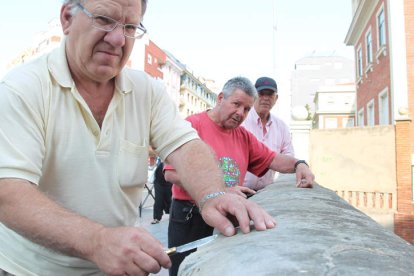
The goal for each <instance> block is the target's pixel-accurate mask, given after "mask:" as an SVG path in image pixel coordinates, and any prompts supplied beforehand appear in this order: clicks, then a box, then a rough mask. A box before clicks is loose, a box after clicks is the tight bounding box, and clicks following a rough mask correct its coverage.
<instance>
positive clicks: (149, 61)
mask: <svg viewBox="0 0 414 276" xmlns="http://www.w3.org/2000/svg"><path fill="white" fill-rule="evenodd" d="M147 62H148V64H152V56H151V55H150V54H148V57H147Z"/></svg>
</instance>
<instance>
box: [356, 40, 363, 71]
mask: <svg viewBox="0 0 414 276" xmlns="http://www.w3.org/2000/svg"><path fill="white" fill-rule="evenodd" d="M357 66H358V78H362V74H363V73H362V68H363V67H362V49H361V46H360V47H359V48H358V50H357Z"/></svg>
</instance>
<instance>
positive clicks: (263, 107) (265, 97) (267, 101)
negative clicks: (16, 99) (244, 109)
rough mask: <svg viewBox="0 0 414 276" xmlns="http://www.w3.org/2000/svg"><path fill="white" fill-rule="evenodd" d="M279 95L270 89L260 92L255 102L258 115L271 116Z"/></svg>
mask: <svg viewBox="0 0 414 276" xmlns="http://www.w3.org/2000/svg"><path fill="white" fill-rule="evenodd" d="M277 98H278V96H277V93H276V92H274V91H273V90H270V89H264V90H261V91H260V92H259V91H258V97H257V99H256V101H255V102H254V108H255V109H256V112H257V113H258V114H269V113H270V110H271V109H272V107H273V106H274V105H275V103H276V101H277Z"/></svg>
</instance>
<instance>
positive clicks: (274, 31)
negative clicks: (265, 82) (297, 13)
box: [272, 0, 277, 77]
mask: <svg viewBox="0 0 414 276" xmlns="http://www.w3.org/2000/svg"><path fill="white" fill-rule="evenodd" d="M272 4H273V9H272V11H273V26H272V38H273V47H272V52H273V76H274V77H275V76H276V71H277V70H276V52H277V51H276V31H277V24H276V0H272Z"/></svg>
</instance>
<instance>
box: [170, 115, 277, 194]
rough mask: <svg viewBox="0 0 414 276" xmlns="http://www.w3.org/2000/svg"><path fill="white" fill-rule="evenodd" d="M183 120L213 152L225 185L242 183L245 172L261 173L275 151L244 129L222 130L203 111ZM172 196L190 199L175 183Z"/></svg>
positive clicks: (265, 169)
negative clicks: (187, 122)
mask: <svg viewBox="0 0 414 276" xmlns="http://www.w3.org/2000/svg"><path fill="white" fill-rule="evenodd" d="M186 120H187V121H189V122H190V123H191V125H192V126H193V128H194V129H195V130H197V132H198V135H199V136H200V138H201V139H202V140H203V141H204V142H205V143H207V144H208V145H210V147H211V148H212V149H213V150H214V152H215V153H216V159H217V160H218V161H219V165H220V167H221V169H222V171H223V174H224V183H225V184H226V186H227V187H234V186H236V185H239V186H241V185H243V181H244V176H245V174H246V171H249V172H251V173H253V174H255V175H257V176H262V175H264V174H265V173H266V172H267V170H268V168H269V166H270V163H271V162H272V160H273V158H274V157H275V156H276V153H275V152H273V151H271V150H270V149H269V148H268V147H267V146H266V145H265V144H263V143H261V142H260V141H258V140H257V139H256V137H255V136H254V135H253V134H251V133H250V132H249V131H247V130H246V129H245V128H243V127H237V128H235V129H224V128H222V127H220V126H218V125H217V124H216V123H214V122H213V121H212V120H211V119H210V117H209V116H208V115H207V112H202V113H198V114H195V115H191V116H189V117H187V118H186ZM171 169H173V167H172V166H171V165H166V166H165V167H164V170H171ZM172 195H173V198H175V199H181V200H192V198H191V197H190V196H189V195H188V194H187V192H186V191H185V190H184V189H183V188H181V187H180V186H178V185H176V184H173V187H172Z"/></svg>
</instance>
